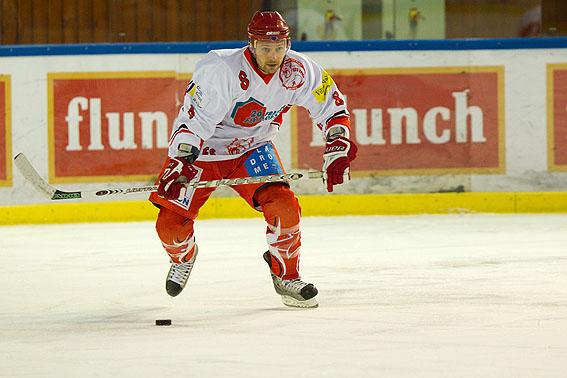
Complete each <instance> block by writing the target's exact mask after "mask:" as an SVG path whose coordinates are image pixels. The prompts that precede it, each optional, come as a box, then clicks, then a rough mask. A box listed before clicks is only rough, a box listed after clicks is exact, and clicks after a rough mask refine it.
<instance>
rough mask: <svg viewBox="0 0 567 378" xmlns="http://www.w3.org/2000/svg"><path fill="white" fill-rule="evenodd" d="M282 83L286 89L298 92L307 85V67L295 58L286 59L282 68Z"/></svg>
mask: <svg viewBox="0 0 567 378" xmlns="http://www.w3.org/2000/svg"><path fill="white" fill-rule="evenodd" d="M280 81H281V82H282V86H283V87H284V88H286V89H290V90H296V89H298V88H300V87H301V86H302V85H303V84H304V83H305V67H304V66H303V64H302V63H301V62H300V61H299V60H297V59H293V58H285V59H284V61H283V62H282V65H281V68H280Z"/></svg>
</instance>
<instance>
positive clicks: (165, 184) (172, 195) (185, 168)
mask: <svg viewBox="0 0 567 378" xmlns="http://www.w3.org/2000/svg"><path fill="white" fill-rule="evenodd" d="M195 176H197V170H196V169H195V167H193V165H192V164H191V163H189V162H187V160H185V159H184V158H182V157H176V158H169V162H168V164H167V167H165V169H164V170H163V174H162V175H161V178H160V179H159V185H158V190H157V193H158V195H160V196H162V197H164V198H166V199H168V200H174V199H178V198H179V195H180V194H181V191H182V190H185V186H184V185H183V183H185V182H189V181H191V180H192V179H194V178H195Z"/></svg>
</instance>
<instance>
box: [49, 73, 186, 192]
mask: <svg viewBox="0 0 567 378" xmlns="http://www.w3.org/2000/svg"><path fill="white" fill-rule="evenodd" d="M189 80H190V76H189V75H183V76H180V75H177V74H176V73H175V72H169V71H168V72H161V71H158V72H97V73H56V74H49V75H48V91H49V93H48V98H49V116H48V119H49V178H50V181H51V182H96V181H151V180H153V179H154V178H155V177H156V176H157V174H158V173H159V171H160V169H161V168H162V165H163V162H164V159H165V157H166V153H167V145H168V139H169V135H170V133H171V128H172V126H173V122H174V120H175V118H176V117H177V112H178V111H179V106H180V104H181V103H182V102H183V95H184V93H185V87H186V85H187V83H188V82H189Z"/></svg>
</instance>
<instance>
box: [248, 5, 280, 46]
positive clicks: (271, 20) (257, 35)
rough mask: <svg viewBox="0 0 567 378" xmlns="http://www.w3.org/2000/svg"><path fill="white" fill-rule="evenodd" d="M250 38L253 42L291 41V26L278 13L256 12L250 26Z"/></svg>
mask: <svg viewBox="0 0 567 378" xmlns="http://www.w3.org/2000/svg"><path fill="white" fill-rule="evenodd" d="M248 38H249V39H250V40H251V41H253V40H259V39H268V40H272V41H277V40H278V39H289V26H288V25H287V22H285V20H284V19H283V17H282V15H281V14H279V13H278V12H256V13H254V16H253V17H252V20H250V23H249V24H248Z"/></svg>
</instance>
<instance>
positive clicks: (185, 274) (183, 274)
mask: <svg viewBox="0 0 567 378" xmlns="http://www.w3.org/2000/svg"><path fill="white" fill-rule="evenodd" d="M197 252H198V249H197V245H195V253H194V254H193V257H191V259H190V260H189V261H187V262H184V263H181V264H175V263H171V267H170V268H169V272H168V273H167V280H166V281H165V291H167V294H169V295H170V296H172V297H175V296H177V295H179V294H180V293H181V292H182V291H183V288H184V287H185V285H186V284H187V280H188V279H189V275H190V274H191V270H192V269H193V265H194V264H195V259H196V258H197Z"/></svg>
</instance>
